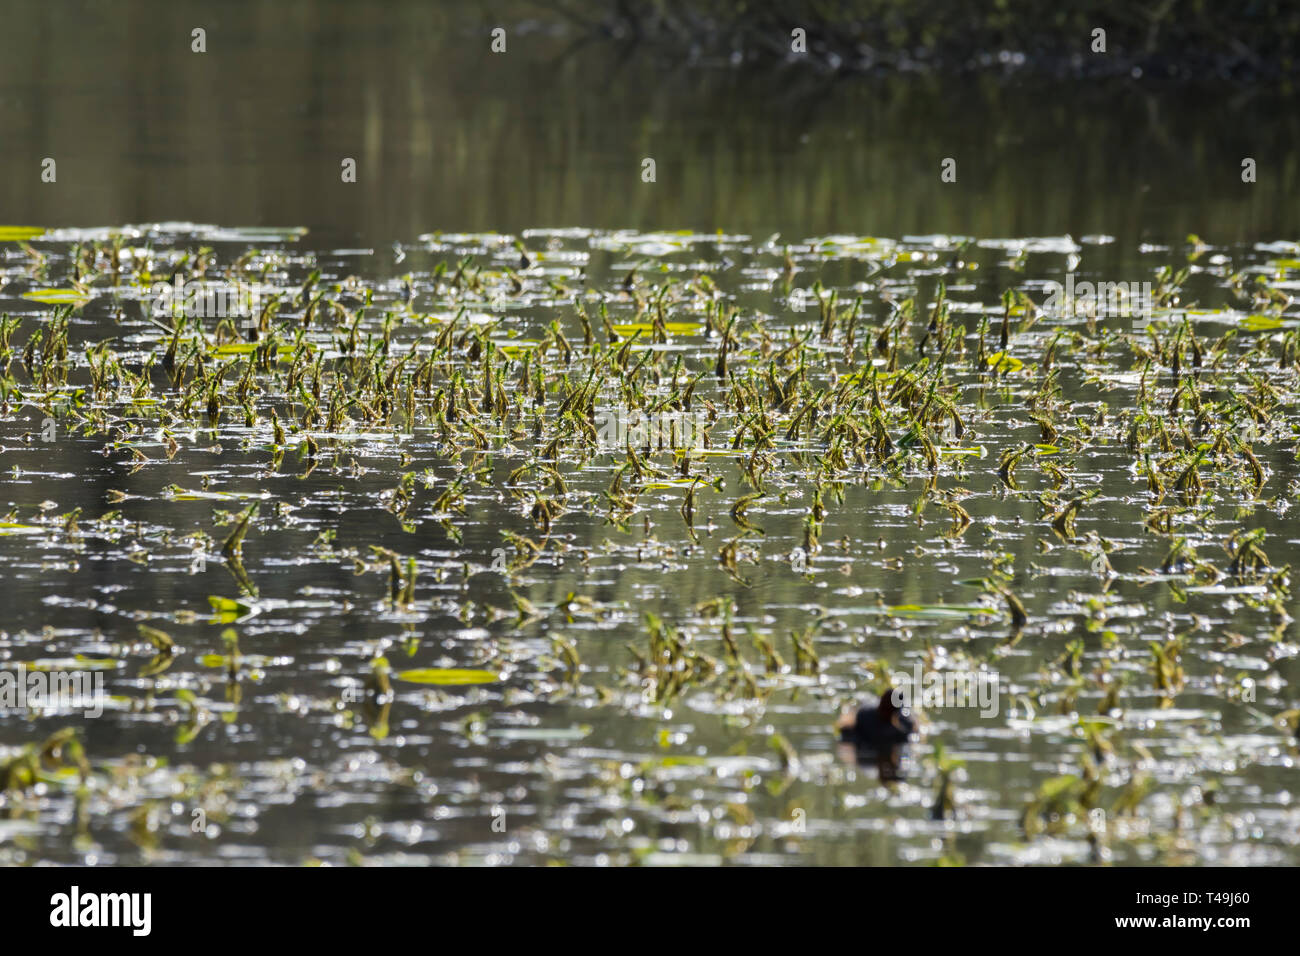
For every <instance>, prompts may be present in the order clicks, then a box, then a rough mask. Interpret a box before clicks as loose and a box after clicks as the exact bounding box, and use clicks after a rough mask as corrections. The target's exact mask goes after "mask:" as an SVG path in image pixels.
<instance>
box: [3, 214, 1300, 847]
mask: <svg viewBox="0 0 1300 956" xmlns="http://www.w3.org/2000/svg"><path fill="white" fill-rule="evenodd" d="M1103 238H1104V237H1103ZM303 240H304V233H303V231H302V230H278V231H277V230H261V231H258V232H257V233H256V234H250V233H248V232H247V231H244V230H238V229H234V230H231V229H221V230H219V229H215V228H212V229H207V228H202V227H194V226H175V225H171V226H145V227H134V228H128V229H120V230H95V231H84V232H77V231H67V230H65V231H62V232H50V233H47V232H44V231H42V230H38V229H30V230H28V229H23V228H19V227H2V228H0V312H2V313H3V315H0V390H2V393H0V446H3V450H2V451H0V457H2V459H3V465H4V470H3V474H4V484H3V489H4V495H3V498H4V500H3V501H2V502H0V508H3V509H4V510H5V511H6V512H7V513H5V514H3V515H2V516H0V539H2V540H0V547H2V548H3V549H4V551H5V554H6V561H7V563H8V566H9V568H10V571H9V572H8V573H9V576H10V582H11V587H12V588H13V590H14V593H15V594H16V599H15V600H14V606H13V611H12V613H11V615H10V616H9V618H8V620H7V622H6V624H5V625H4V630H3V631H0V653H2V654H3V655H4V657H5V658H6V660H7V661H8V662H9V663H14V664H16V663H19V662H21V663H22V664H23V665H24V666H25V667H26V668H27V669H28V670H30V671H32V672H34V673H44V672H45V671H49V672H55V671H57V672H59V673H72V672H83V671H84V672H92V671H93V672H94V673H96V674H98V675H99V676H100V677H101V679H102V683H103V686H104V688H105V691H106V695H105V704H104V712H103V714H102V716H100V717H98V718H97V719H96V720H95V721H89V720H86V721H81V722H80V723H79V719H80V718H79V716H78V714H77V713H74V712H71V711H70V710H69V708H67V707H64V708H63V709H62V710H61V709H60V708H59V706H57V704H54V703H50V702H40V701H37V702H36V703H35V705H33V706H28V707H26V708H25V709H26V711H27V712H28V716H29V717H30V718H31V720H32V721H34V723H33V724H31V725H29V727H28V728H27V729H26V730H24V731H23V732H21V733H19V732H17V728H16V727H15V726H14V725H12V724H4V725H3V732H4V736H3V737H0V808H3V809H4V811H5V814H4V815H5V817H6V820H7V821H8V820H14V821H21V822H22V825H21V826H20V827H19V828H18V829H17V830H15V833H18V834H19V836H16V837H15V838H14V839H13V840H11V841H3V840H0V860H3V861H21V860H23V859H27V858H41V859H54V860H66V861H75V860H78V859H81V858H82V857H83V855H84V854H86V853H88V852H90V848H91V847H93V848H94V852H95V853H96V854H98V855H99V857H100V858H109V859H117V860H120V861H132V860H136V859H139V858H140V857H141V856H143V857H144V858H146V859H151V860H167V859H178V858H179V859H184V858H198V859H203V858H207V857H209V856H212V855H215V854H219V853H222V852H229V851H230V850H231V848H232V847H239V848H241V849H240V852H243V853H246V854H254V855H257V856H260V857H263V858H266V859H272V860H278V861H286V862H302V861H304V860H325V861H329V860H337V861H346V860H352V861H356V860H371V859H373V860H380V861H382V860H385V859H397V858H401V859H412V858H416V859H425V860H435V861H449V860H462V861H464V860H477V859H484V858H488V857H492V858H494V859H495V858H497V856H498V855H499V854H501V853H508V854H509V855H510V857H511V858H512V859H519V860H523V861H530V862H533V861H542V860H550V859H564V860H575V859H576V860H588V861H590V860H593V859H595V858H597V857H601V858H611V857H612V858H614V859H617V860H619V861H623V862H632V861H649V862H667V861H669V859H670V858H673V857H678V858H680V860H681V861H683V862H709V861H715V860H723V859H733V858H746V857H748V858H754V859H762V860H781V859H788V860H790V861H792V862H795V861H808V860H815V861H831V860H834V859H835V858H836V852H837V845H838V844H839V843H840V842H841V841H842V838H843V836H844V835H845V834H848V833H856V834H859V835H861V834H866V837H865V839H867V840H868V841H869V842H870V845H871V848H872V849H871V851H870V852H871V853H872V854H873V855H875V856H877V857H879V859H877V860H875V862H893V861H895V860H897V859H904V858H906V859H932V860H935V861H940V862H949V863H952V862H967V863H977V862H982V863H987V862H1015V861H1029V860H1041V859H1044V858H1045V857H1050V858H1053V859H1060V860H1063V861H1088V860H1093V861H1097V860H1116V861H1120V862H1137V861H1150V860H1153V859H1155V860H1165V861H1171V860H1180V859H1194V860H1197V861H1200V862H1246V861H1258V862H1269V863H1274V862H1281V861H1288V862H1295V861H1296V838H1295V833H1296V832H1300V830H1298V829H1297V826H1296V824H1297V823H1298V822H1300V818H1298V817H1297V815H1296V814H1297V811H1296V810H1294V809H1289V807H1290V804H1289V803H1288V802H1286V801H1279V802H1278V803H1276V804H1275V805H1274V809H1273V810H1272V811H1270V814H1269V815H1268V817H1267V819H1263V818H1256V819H1257V827H1256V828H1255V830H1254V831H1253V832H1254V835H1253V836H1252V837H1251V838H1250V839H1249V840H1243V839H1241V838H1240V837H1239V832H1240V830H1241V828H1242V826H1243V823H1242V820H1243V816H1242V815H1243V814H1251V813H1255V812H1256V809H1255V808H1256V807H1257V804H1258V794H1259V793H1260V792H1264V793H1272V794H1280V793H1283V792H1284V788H1285V784H1284V782H1283V781H1284V779H1285V776H1286V774H1287V773H1289V772H1291V771H1292V770H1293V767H1294V761H1295V758H1296V747H1297V739H1296V733H1297V718H1296V714H1297V706H1298V704H1297V694H1296V682H1297V680H1298V679H1300V672H1297V669H1296V664H1295V659H1296V652H1297V645H1296V644H1295V641H1294V634H1293V632H1292V630H1291V627H1292V624H1293V621H1292V618H1291V616H1290V614H1289V609H1290V607H1291V601H1292V593H1291V570H1290V566H1291V564H1292V563H1293V562H1294V561H1296V560H1297V556H1298V555H1300V551H1297V542H1296V540H1295V538H1294V532H1293V530H1292V529H1291V523H1290V520H1289V511H1290V509H1291V507H1292V501H1293V500H1294V498H1295V495H1296V491H1297V483H1298V482H1300V474H1297V451H1298V450H1300V446H1298V445H1297V441H1298V439H1300V381H1298V380H1300V311H1298V310H1297V308H1296V307H1295V305H1294V304H1293V300H1292V293H1293V291H1294V289H1296V288H1297V287H1300V248H1297V247H1296V246H1295V245H1294V244H1291V243H1276V244H1271V245H1267V246H1257V247H1231V246H1225V247H1216V246H1213V245H1211V244H1209V243H1207V242H1205V241H1202V240H1200V239H1198V238H1197V237H1189V239H1188V240H1187V241H1186V242H1184V243H1178V244H1174V245H1172V246H1159V247H1157V246H1152V247H1144V248H1143V249H1142V250H1141V251H1139V252H1135V253H1134V254H1133V255H1131V256H1130V257H1129V259H1128V261H1129V262H1130V263H1131V265H1132V267H1133V269H1134V270H1135V274H1136V277H1137V278H1139V279H1140V280H1141V281H1142V283H1143V285H1142V286H1141V293H1140V294H1139V295H1137V296H1136V297H1134V296H1129V295H1128V293H1127V292H1124V294H1123V295H1122V296H1120V297H1117V296H1116V295H1115V294H1114V289H1113V288H1111V289H1109V290H1108V292H1107V293H1102V292H1101V290H1102V288H1103V286H1110V287H1113V286H1115V285H1116V284H1115V283H1106V282H1104V281H1103V280H1104V279H1105V277H1104V276H1101V275H1098V274H1097V273H1096V272H1095V271H1092V270H1093V269H1094V267H1093V266H1092V265H1091V261H1090V260H1091V258H1092V256H1093V254H1094V253H1095V251H1096V250H1097V249H1098V248H1099V247H1100V246H1101V245H1102V244H1103V243H1102V239H1100V238H1099V239H1093V240H1087V241H1084V242H1076V241H1075V240H1074V239H1072V238H1071V237H1068V236H1067V237H1057V238H1052V239H1026V240H992V239H986V240H978V241H977V240H974V239H970V238H963V237H947V236H926V237H906V238H903V239H899V240H893V239H884V238H877V237H869V236H828V237H819V238H810V239H799V240H790V241H787V240H783V239H781V238H780V237H775V236H774V237H772V238H770V239H766V240H762V239H756V238H752V237H748V236H736V235H726V234H722V233H718V234H716V235H711V234H693V233H654V234H643V233H635V232H598V231H588V230H573V229H568V230H534V231H529V232H525V233H523V234H522V235H520V236H517V237H516V236H505V235H495V234H485V235H441V234H436V233H435V234H430V235H427V236H422V237H420V238H419V240H418V241H415V242H411V243H405V244H398V245H397V246H396V247H395V254H389V253H388V252H386V251H385V252H384V253H382V254H380V253H377V252H375V251H372V250H333V251H331V250H322V249H313V248H309V247H308V246H307V245H306V244H305V243H304V241H303ZM1083 276H1087V277H1088V279H1087V281H1086V282H1085V281H1084V279H1083V278H1082V277H1083ZM1130 285H1133V286H1136V285H1137V284H1136V283H1130ZM1063 290H1068V291H1065V292H1064V294H1063ZM1094 291H1095V292H1096V293H1097V294H1096V295H1094V294H1093V293H1094ZM1121 291H1123V290H1121ZM42 669H44V670H42ZM909 675H914V676H909ZM931 678H933V680H931ZM962 681H965V684H964V686H965V687H966V688H967V691H968V696H967V699H966V700H965V703H963V702H962V699H961V695H960V694H958V695H957V697H958V699H957V700H956V701H954V698H953V694H952V693H951V690H952V688H953V687H954V686H956V687H958V688H959V689H960V687H961V686H963V685H962ZM945 682H946V683H945ZM927 685H933V686H937V687H938V688H939V689H938V690H936V691H934V693H933V694H932V695H931V697H930V699H928V700H927V699H925V695H926V689H925V688H926V686H927ZM976 686H978V687H980V688H989V687H990V686H991V688H992V692H991V694H990V695H989V696H988V697H987V698H985V699H982V700H980V701H979V706H974V705H972V704H971V700H970V694H969V692H970V691H971V690H972V689H973V688H975V687H976ZM903 687H906V688H909V690H908V692H909V693H914V694H916V695H917V698H918V699H917V700H916V703H917V704H918V705H919V706H917V707H916V711H915V723H916V725H917V726H915V728H913V723H912V720H913V718H912V717H911V716H909V717H908V718H907V720H908V724H907V727H908V731H909V732H908V733H907V734H904V735H903V736H904V737H905V738H907V741H908V742H907V743H905V744H904V745H902V746H899V747H893V746H892V744H891V747H890V748H888V752H887V753H883V754H882V753H880V752H878V751H879V750H880V748H877V749H876V751H875V752H872V753H865V752H864V748H863V747H857V748H856V750H855V748H854V747H853V746H847V747H846V746H843V745H840V744H839V742H838V741H837V732H836V729H835V728H836V722H837V719H839V718H840V714H841V712H842V711H843V710H844V709H845V708H846V707H849V706H850V705H851V704H853V703H854V702H857V701H859V700H860V699H862V697H863V695H866V694H868V693H871V694H876V695H880V696H881V697H882V698H883V697H884V696H885V695H889V694H892V693H894V692H895V691H897V690H898V689H900V688H903ZM944 688H946V690H945V689H944ZM0 706H9V705H8V704H6V703H5V702H4V701H3V700H0ZM882 713H884V712H882ZM890 713H892V712H889V713H885V716H884V717H882V718H881V719H882V720H886V721H888V720H892V719H893V718H892V717H891V716H890ZM46 723H48V724H49V726H48V727H46V726H45V724H46ZM64 728H66V729H64ZM913 729H914V731H915V732H913ZM132 734H133V735H134V737H133V738H132V740H133V742H132V743H127V742H126V738H127V737H128V736H129V735H132ZM136 743H139V744H141V745H142V746H144V747H145V749H146V752H147V753H148V754H149V755H150V756H149V757H147V758H142V757H140V755H139V753H138V752H137V750H136V747H135V744H136ZM867 749H870V748H867ZM177 792H180V793H183V794H184V796H183V797H182V798H177V797H175V796H174V794H175V793H177ZM164 794H172V795H173V796H171V797H169V798H167V799H163V796H164ZM266 794H271V795H273V797H274V799H269V800H268V799H266V798H265V795H266ZM381 795H383V797H382V798H383V799H384V800H386V801H388V802H389V804H390V805H391V814H392V815H391V816H385V818H384V819H383V820H377V819H375V817H374V816H373V810H372V809H370V805H371V803H372V802H373V801H375V800H377V799H380V798H381ZM92 804H93V805H94V806H97V807H101V808H102V809H103V810H104V812H105V813H106V814H107V815H106V816H105V818H104V819H105V820H106V821H107V822H106V823H105V824H104V825H103V826H94V825H89V824H87V823H86V819H85V816H84V814H85V813H87V812H91V811H88V810H87V809H86V808H87V806H88V805H92ZM611 807H615V808H617V810H616V811H613V812H612V811H611V809H610V808H611ZM69 808H74V809H75V810H76V812H75V813H71V812H70V811H69ZM196 811H197V812H198V813H200V814H201V815H202V816H203V817H204V819H205V820H206V819H207V816H208V813H209V811H212V819H213V820H218V819H219V820H223V821H225V825H224V826H222V825H216V824H214V825H213V828H212V829H211V830H208V829H203V830H202V831H196V830H194V829H193V828H192V827H191V826H190V823H191V820H192V819H197V817H196V816H195V814H196ZM304 813H312V814H317V815H318V818H319V819H320V820H321V821H322V824H321V826H320V827H319V828H318V829H314V830H311V831H303V833H302V834H300V835H299V837H298V838H296V839H297V842H295V841H294V840H289V841H286V840H282V839H272V838H271V837H270V836H269V833H270V831H271V830H272V829H273V828H274V827H275V826H276V825H277V824H278V823H279V822H281V821H283V820H284V819H287V818H288V816H289V815H291V814H300V815H301V814H304ZM499 814H506V815H510V814H514V815H517V816H518V818H519V820H520V822H519V823H518V824H517V825H516V826H515V827H514V828H512V830H511V834H512V836H511V841H510V849H509V850H503V849H501V846H500V843H501V839H502V838H501V837H500V836H499V832H498V831H497V830H494V829H493V827H492V826H491V823H492V820H493V819H494V818H495V815H499ZM900 820H901V821H906V822H907V825H906V826H905V827H902V828H901V829H895V830H893V831H892V833H893V835H892V836H891V837H890V838H889V839H886V838H885V832H884V831H885V830H886V829H888V828H891V827H893V826H894V823H895V822H896V821H900ZM324 821H328V823H326V822H324ZM813 822H815V823H816V825H815V826H813V825H812V824H813ZM688 823H689V825H687V824H688ZM11 825H12V824H10V823H8V822H6V823H5V824H0V833H3V832H4V827H6V826H11ZM205 826H206V825H205ZM958 832H962V833H965V834H967V838H966V839H963V840H962V841H961V845H960V847H959V846H958V845H957V843H956V840H955V838H956V834H957V833H958ZM196 833H199V834H200V836H201V837H202V839H199V838H198V837H196V836H195V834H196ZM666 834H671V836H667V835H666Z"/></svg>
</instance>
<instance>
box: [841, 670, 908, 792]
mask: <svg viewBox="0 0 1300 956" xmlns="http://www.w3.org/2000/svg"><path fill="white" fill-rule="evenodd" d="M836 727H837V728H838V729H839V732H840V745H841V757H842V758H843V759H844V760H845V761H846V762H849V761H856V763H857V764H858V765H859V766H861V767H872V766H874V767H876V768H877V769H878V770H879V771H880V779H881V780H884V781H890V780H898V779H899V777H900V766H901V762H902V755H903V749H904V747H905V746H906V745H907V743H908V741H910V740H911V739H912V737H913V736H914V735H915V734H916V732H917V722H916V716H915V715H914V714H913V712H912V710H911V708H910V707H905V706H903V705H902V704H900V703H899V702H898V701H897V700H896V699H895V697H894V694H893V693H889V692H887V693H885V694H884V695H883V696H882V697H881V698H880V699H879V700H873V701H869V702H868V703H865V704H863V705H862V706H861V707H859V708H858V711H857V713H856V714H855V713H852V712H850V711H845V712H844V713H843V714H841V715H840V719H839V721H837V722H836Z"/></svg>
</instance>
